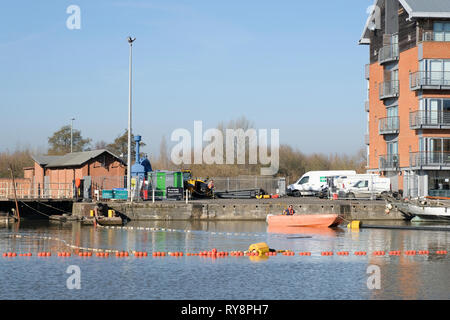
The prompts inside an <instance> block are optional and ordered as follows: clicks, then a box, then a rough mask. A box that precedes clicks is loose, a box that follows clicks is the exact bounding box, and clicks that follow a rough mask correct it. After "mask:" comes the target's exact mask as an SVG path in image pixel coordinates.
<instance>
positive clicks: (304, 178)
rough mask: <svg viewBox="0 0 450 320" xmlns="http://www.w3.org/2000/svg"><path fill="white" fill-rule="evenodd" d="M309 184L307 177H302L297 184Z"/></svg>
mask: <svg viewBox="0 0 450 320" xmlns="http://www.w3.org/2000/svg"><path fill="white" fill-rule="evenodd" d="M308 182H309V177H303V178H301V179H300V181H299V182H298V184H305V183H308Z"/></svg>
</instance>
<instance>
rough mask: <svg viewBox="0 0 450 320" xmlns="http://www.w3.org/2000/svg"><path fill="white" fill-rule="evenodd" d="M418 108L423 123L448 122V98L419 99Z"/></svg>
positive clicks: (449, 118)
mask: <svg viewBox="0 0 450 320" xmlns="http://www.w3.org/2000/svg"><path fill="white" fill-rule="evenodd" d="M419 110H420V114H421V117H422V119H423V121H424V123H425V124H442V123H449V124H450V99H436V98H430V99H421V100H420V101H419Z"/></svg>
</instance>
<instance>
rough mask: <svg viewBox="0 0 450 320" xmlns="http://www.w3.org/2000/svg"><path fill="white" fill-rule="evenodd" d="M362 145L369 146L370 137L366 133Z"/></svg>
mask: <svg viewBox="0 0 450 320" xmlns="http://www.w3.org/2000/svg"><path fill="white" fill-rule="evenodd" d="M364 144H366V145H370V136H369V134H368V133H366V134H365V135H364Z"/></svg>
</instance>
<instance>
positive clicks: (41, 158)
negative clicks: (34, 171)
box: [31, 155, 61, 167]
mask: <svg viewBox="0 0 450 320" xmlns="http://www.w3.org/2000/svg"><path fill="white" fill-rule="evenodd" d="M31 157H32V158H33V160H34V161H36V162H37V163H38V164H39V165H41V166H43V167H44V166H46V165H47V164H48V163H50V162H52V161H55V160H57V159H59V158H61V156H48V155H37V156H31Z"/></svg>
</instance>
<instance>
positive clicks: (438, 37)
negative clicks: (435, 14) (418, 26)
mask: <svg viewBox="0 0 450 320" xmlns="http://www.w3.org/2000/svg"><path fill="white" fill-rule="evenodd" d="M433 31H434V41H450V22H435V23H434V24H433Z"/></svg>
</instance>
